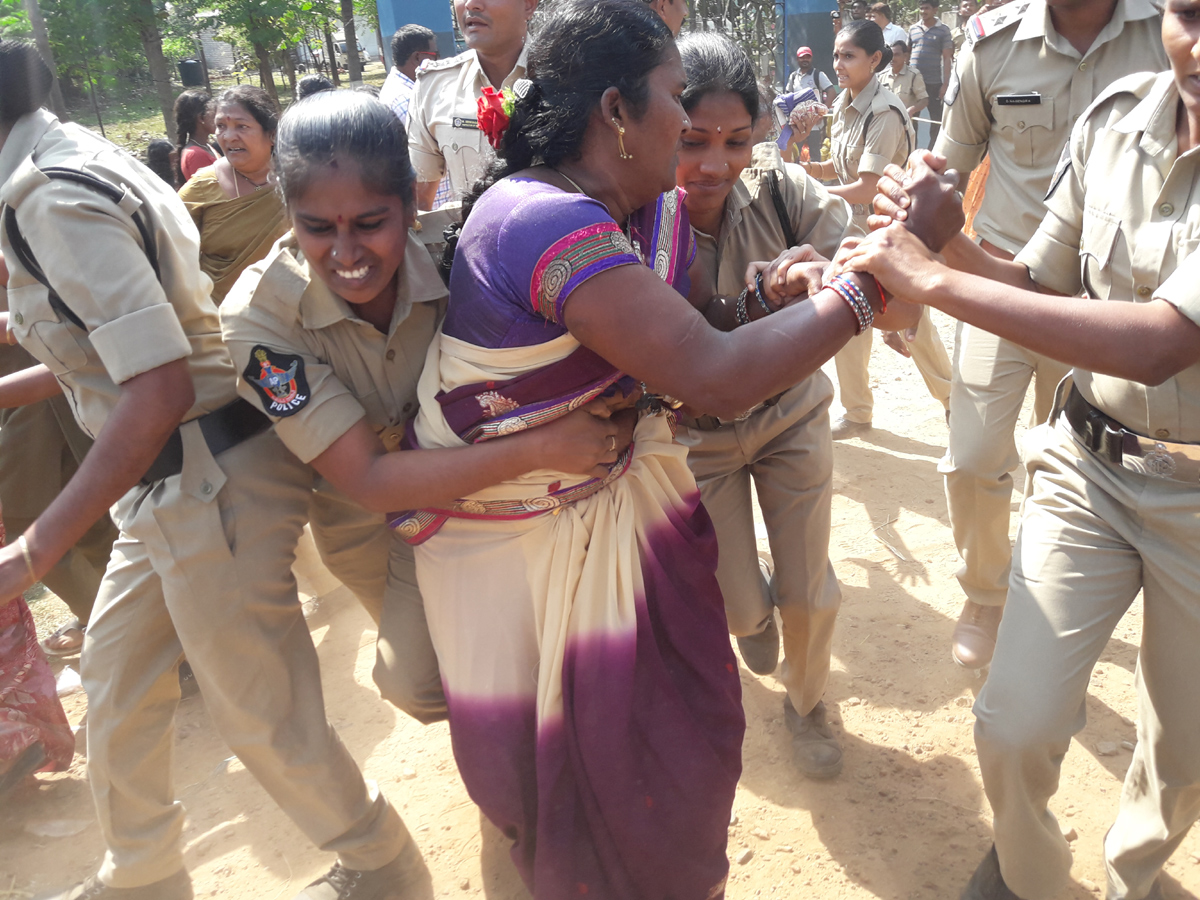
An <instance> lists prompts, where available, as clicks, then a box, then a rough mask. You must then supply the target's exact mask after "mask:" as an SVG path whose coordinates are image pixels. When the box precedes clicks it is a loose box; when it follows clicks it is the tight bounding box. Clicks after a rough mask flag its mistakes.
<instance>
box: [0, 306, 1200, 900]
mask: <svg viewBox="0 0 1200 900" xmlns="http://www.w3.org/2000/svg"><path fill="white" fill-rule="evenodd" d="M938 322H939V325H940V327H941V331H942V334H943V337H944V339H945V341H946V343H947V346H948V347H949V346H950V345H951V341H952V339H953V330H952V327H951V325H950V323H949V321H948V320H946V319H944V318H938ZM872 366H873V369H872V371H873V375H874V379H873V380H874V382H875V383H876V386H877V393H876V413H875V425H876V427H875V429H874V430H873V431H872V432H871V433H870V434H869V435H867V437H866V438H865V439H862V440H854V441H850V442H847V443H844V444H839V445H838V448H837V454H836V467H837V469H836V475H835V488H836V494H835V496H834V506H833V515H834V532H833V542H832V547H831V554H832V558H833V560H834V564H835V566H836V568H837V573H838V576H839V578H840V579H841V581H842V585H843V591H844V605H843V607H842V611H841V618H840V622H839V625H838V631H837V637H836V639H835V642H834V661H833V673H832V678H831V681H830V685H829V691H828V694H827V696H826V700H827V702H828V703H829V704H830V707H831V709H832V712H833V718H834V719H835V722H836V723H837V724H836V726H835V727H836V728H837V729H838V730H839V731H840V732H841V734H842V736H843V741H844V745H845V748H846V766H845V771H844V773H843V774H842V775H841V777H840V778H838V779H837V780H835V781H833V782H831V783H825V784H819V783H813V782H808V781H805V780H804V779H803V778H802V777H800V776H799V775H798V774H797V773H796V772H795V771H794V770H793V768H792V766H791V763H790V760H789V740H788V734H787V730H786V728H785V727H784V724H783V719H782V705H781V704H782V700H783V690H782V688H781V687H780V685H779V683H778V682H777V681H776V679H775V678H773V677H766V678H758V677H755V676H753V675H751V674H750V673H749V672H747V671H745V670H743V671H742V683H743V690H744V702H745V707H746V713H747V718H748V720H749V728H748V730H747V734H746V744H745V754H744V759H745V771H744V774H743V776H742V783H741V786H740V787H739V789H738V795H737V800H736V803H735V805H734V821H733V823H732V824H731V826H730V829H729V855H730V858H731V859H733V860H741V859H743V858H745V856H746V854H745V851H747V850H749V851H750V854H749V858H748V859H746V861H745V862H736V861H735V862H734V863H733V866H732V872H731V875H730V881H729V892H728V896H729V897H730V898H731V900H740V898H749V897H760V896H762V897H767V896H777V897H781V898H782V897H817V898H822V900H824V898H868V897H879V898H896V900H902V898H903V900H907V898H957V897H958V894H959V891H960V890H961V888H962V886H963V884H965V882H966V881H967V879H968V877H969V876H970V873H971V871H972V870H973V869H974V867H975V865H976V863H977V862H978V860H979V858H980V857H981V856H982V855H983V853H984V852H985V851H986V850H987V848H988V846H989V844H990V842H991V831H990V822H991V814H990V810H989V807H988V803H987V799H986V798H985V797H984V794H983V789H982V786H981V783H980V780H979V769H978V766H977V764H976V761H975V750H974V743H973V740H972V735H971V727H972V716H971V710H970V705H971V702H972V698H973V697H974V695H975V694H976V693H977V692H978V691H979V689H980V687H981V686H982V684H983V680H982V678H980V677H978V676H976V675H975V674H973V673H971V672H967V671H964V670H962V669H960V668H958V667H957V666H955V665H954V663H953V662H952V661H951V659H950V653H949V638H950V632H951V629H952V628H953V625H954V620H955V619H956V617H957V615H958V611H959V608H960V606H961V603H962V595H961V593H960V591H959V588H958V585H957V582H956V581H955V580H954V571H955V568H956V567H957V564H958V557H957V555H956V553H955V550H954V546H953V543H952V541H951V538H950V533H949V530H948V527H947V518H946V506H945V499H944V495H943V492H942V480H941V477H940V476H939V475H938V474H937V470H936V466H937V461H938V459H939V457H940V456H941V455H942V453H943V450H944V448H945V442H946V425H945V421H944V419H943V416H942V411H941V408H940V406H939V405H938V404H937V403H936V402H935V401H933V400H931V399H930V398H929V396H928V395H927V393H926V392H925V390H924V386H923V385H922V383H921V381H920V379H919V377H918V376H917V373H916V370H915V369H914V368H913V367H912V364H911V363H910V362H908V361H906V360H903V359H901V358H900V357H898V356H897V355H895V354H894V353H893V352H892V351H891V350H889V349H887V348H886V347H884V346H883V345H882V342H881V341H878V340H877V341H876V350H875V356H874V359H873V360H872ZM1022 481H1023V479H1022V478H1021V477H1020V475H1019V474H1018V476H1017V479H1016V488H1015V490H1014V496H1013V510H1014V512H1015V511H1016V509H1017V506H1018V503H1019V499H1020V488H1021V484H1022ZM1013 529H1014V532H1015V529H1016V519H1015V516H1014V520H1013ZM761 536H762V535H761V534H760V537H761ZM763 547H764V549H765V542H764V544H763ZM47 602H48V603H50V604H56V603H57V601H55V600H53V599H52V600H50V601H47ZM39 605H41V606H42V608H41V609H40V610H39V613H40V615H41V616H42V618H43V620H44V621H46V622H47V624H53V619H54V618H55V616H56V615H57V616H59V617H62V614H63V611H64V610H65V608H62V609H59V610H58V611H57V612H55V610H54V608H52V607H49V606H46V603H45V602H43V603H41V604H39ZM1141 621H1142V620H1141V612H1140V606H1139V605H1135V607H1134V609H1133V610H1131V611H1130V613H1129V614H1128V615H1127V616H1126V617H1125V618H1124V619H1123V620H1122V621H1121V623H1120V625H1119V626H1118V627H1117V630H1116V633H1115V634H1114V636H1113V639H1112V641H1111V642H1110V644H1109V646H1108V648H1107V650H1106V652H1105V653H1104V656H1103V657H1102V658H1101V661H1100V664H1099V665H1098V666H1097V667H1096V671H1095V673H1094V674H1093V677H1092V684H1091V690H1090V692H1089V696H1088V701H1087V708H1088V724H1087V727H1086V728H1085V729H1084V731H1083V732H1081V733H1080V734H1079V736H1078V739H1077V740H1076V741H1075V742H1074V743H1073V744H1072V746H1071V750H1070V752H1069V753H1068V755H1067V758H1066V762H1065V764H1064V766H1063V775H1062V785H1061V788H1060V790H1059V792H1058V794H1057V796H1056V797H1055V798H1054V799H1053V801H1052V804H1051V806H1052V809H1053V811H1054V812H1055V814H1056V815H1057V816H1058V817H1059V820H1060V822H1061V823H1062V825H1063V827H1064V829H1073V830H1074V831H1075V832H1076V833H1077V835H1078V838H1077V839H1076V840H1075V841H1074V844H1073V846H1074V848H1075V868H1074V870H1073V871H1072V876H1073V881H1072V884H1071V885H1070V887H1069V888H1067V889H1066V890H1065V891H1064V892H1063V894H1062V897H1063V898H1076V900H1085V898H1092V897H1094V896H1096V895H1097V894H1098V893H1099V892H1100V891H1101V887H1099V886H1102V885H1103V884H1104V871H1103V863H1102V856H1101V854H1102V850H1101V840H1102V838H1103V836H1104V832H1105V830H1106V829H1107V828H1108V826H1109V824H1110V823H1111V822H1112V820H1113V818H1114V816H1115V814H1116V810H1117V804H1118V800H1119V797H1120V787H1121V781H1122V778H1123V776H1124V773H1125V769H1126V767H1127V766H1128V764H1129V760H1130V754H1129V751H1128V750H1127V749H1125V748H1122V749H1120V750H1119V751H1118V752H1117V754H1116V755H1115V756H1101V755H1099V753H1098V751H1097V749H1096V748H1097V744H1099V743H1101V742H1105V743H1115V744H1117V745H1118V746H1120V745H1121V742H1123V741H1125V742H1132V741H1134V740H1135V734H1134V727H1133V717H1134V716H1136V707H1135V697H1134V687H1133V683H1134V682H1133V670H1134V664H1135V660H1136V656H1137V648H1138V643H1139V640H1140V635H1141ZM309 624H310V626H311V628H312V632H313V638H314V640H315V641H316V642H317V645H318V650H319V653H320V657H321V664H322V667H323V670H324V682H325V696H326V703H327V705H328V710H329V717H330V719H331V720H332V722H333V723H334V725H335V726H336V727H337V729H338V731H339V732H340V733H341V736H342V739H343V740H344V741H345V743H346V744H347V746H349V747H350V749H351V751H352V752H353V753H354V755H355V756H356V757H357V758H358V759H359V760H360V761H361V763H362V765H363V767H364V769H365V771H366V773H367V775H368V776H369V777H371V778H374V779H376V780H378V781H379V783H380V784H381V785H382V786H383V789H384V790H385V792H386V793H387V794H388V796H389V797H390V798H391V800H392V802H393V803H395V804H396V806H397V807H399V809H400V810H401V813H402V814H403V816H404V818H405V820H406V821H407V823H408V825H409V827H410V828H411V829H412V831H413V832H414V834H415V835H416V838H417V841H418V843H419V844H420V846H421V849H422V851H423V852H424V854H425V857H426V859H427V860H428V862H429V865H430V868H431V869H432V871H433V876H434V884H435V887H436V889H437V893H438V896H439V897H477V896H485V897H488V898H492V900H509V898H513V900H516V898H522V897H525V896H527V895H526V894H525V892H524V889H523V888H522V887H521V885H520V882H519V879H517V878H516V876H515V874H514V872H513V870H512V868H511V865H510V864H509V863H508V860H507V856H506V852H505V848H504V846H503V839H502V838H501V836H500V835H499V834H498V832H496V830H495V829H493V828H491V827H490V826H488V825H486V823H482V822H481V820H480V816H479V814H478V812H477V811H476V809H475V807H474V805H473V804H472V803H471V801H470V800H469V799H468V797H467V795H466V792H465V791H464V789H463V786H462V783H461V781H460V780H459V778H458V775H457V772H456V770H455V766H454V760H453V758H452V757H451V755H450V741H449V735H448V732H447V728H446V726H445V725H444V724H442V725H436V726H431V727H422V726H420V725H418V724H417V723H415V722H413V721H411V720H409V719H408V718H406V717H404V716H403V715H401V714H399V713H398V712H396V711H395V710H394V709H393V708H392V707H390V706H388V705H387V704H385V703H384V702H382V701H381V700H380V699H379V698H378V696H377V694H376V692H375V690H374V687H373V685H372V682H371V676H370V671H371V665H372V663H373V661H374V631H373V628H372V626H371V623H370V620H369V619H368V617H367V616H366V615H365V614H364V613H363V612H362V611H361V609H359V608H358V606H357V605H356V604H355V603H354V601H353V600H352V598H350V596H349V595H348V593H347V592H346V591H345V590H344V589H341V588H339V589H338V590H336V591H334V592H333V593H331V594H328V595H326V596H324V597H323V598H321V601H320V604H319V607H318V609H317V611H316V613H315V614H314V615H313V616H312V617H311V618H310V620H309ZM67 663H68V664H70V665H75V666H77V665H78V662H77V660H67ZM65 702H66V705H67V709H68V713H69V714H70V716H71V718H72V721H78V720H79V719H80V718H81V717H82V715H83V713H84V711H85V706H86V701H85V700H84V699H83V697H82V695H74V696H71V697H68V698H67V699H66V701H65ZM229 757H230V753H229V750H228V749H227V748H226V746H225V745H224V743H223V742H222V741H221V739H220V737H219V736H218V735H217V734H216V732H215V731H214V729H213V727H212V725H211V723H210V721H209V719H208V716H207V715H206V712H205V708H204V702H203V700H202V699H199V698H197V699H192V700H188V701H186V702H184V704H183V705H182V706H181V708H180V710H179V715H178V744H177V753H176V774H175V783H176V785H177V791H178V796H179V797H180V799H181V800H182V801H183V802H184V804H185V805H186V806H187V809H188V824H187V829H186V832H185V834H184V840H185V843H186V858H187V863H188V866H189V867H190V868H191V870H192V874H193V877H194V879H195V886H196V895H197V897H223V898H229V900H250V898H255V900H276V898H284V900H287V898H291V897H292V896H294V895H295V894H296V893H298V892H299V890H300V889H301V888H302V887H303V886H304V885H305V884H307V883H308V882H309V881H310V880H312V879H313V878H314V877H316V876H317V875H318V874H320V873H321V872H323V871H324V870H325V869H326V868H327V867H328V866H329V865H330V864H331V862H332V859H331V858H330V857H329V856H328V855H326V854H322V853H319V852H318V851H316V850H314V849H313V848H312V847H311V846H310V845H309V843H308V842H307V840H306V839H305V838H304V836H303V835H302V834H301V833H300V832H299V831H298V830H297V829H296V827H295V826H294V825H292V824H291V822H290V821H288V820H287V819H286V818H285V817H284V816H283V814H282V813H280V812H279V810H278V809H277V808H276V807H275V805H274V804H273V802H272V801H271V800H270V798H268V797H267V795H266V794H265V793H264V792H263V790H262V789H261V788H260V787H259V786H258V784H257V783H256V782H255V781H254V779H253V778H252V777H251V776H250V775H249V773H247V772H246V770H245V769H244V768H243V767H242V766H241V765H240V764H239V763H238V762H237V760H236V759H233V760H230V759H229ZM85 778H86V772H85V762H84V760H83V758H82V757H77V758H76V761H75V765H74V766H72V768H71V770H70V771H69V772H65V773H61V774H58V775H51V776H40V777H39V779H38V781H37V783H36V786H34V785H30V786H29V787H28V788H26V789H24V790H22V792H21V793H19V794H18V795H17V796H15V797H13V798H11V799H10V800H9V801H8V802H7V803H6V804H5V807H4V808H3V809H0V900H14V898H24V897H29V896H31V895H32V894H35V893H37V892H38V891H40V890H45V889H47V888H50V887H53V886H56V885H61V884H64V883H66V882H71V881H74V880H79V879H81V878H83V877H84V876H85V875H87V874H89V873H90V872H92V871H94V870H95V868H96V866H97V865H98V863H99V861H100V858H101V854H102V846H101V841H100V835H99V830H98V828H97V826H96V824H95V820H94V814H93V811H92V806H91V800H90V796H89V793H88V790H87V784H86V781H85ZM697 789H698V790H702V789H703V786H702V785H697ZM63 822H66V825H65V826H61V825H60V827H63V828H65V830H67V831H72V830H75V829H79V830H78V833H77V834H74V835H71V836H66V837H40V836H37V835H36V834H35V833H33V832H36V831H45V830H46V829H45V827H44V826H45V825H46V824H47V823H50V824H55V823H63ZM1165 886H1166V896H1167V897H1169V898H1184V897H1191V898H1195V897H1196V896H1197V894H1198V893H1200V829H1194V830H1193V831H1192V833H1191V834H1190V835H1189V836H1188V838H1187V839H1186V840H1185V841H1184V843H1183V846H1182V847H1181V848H1180V849H1179V851H1178V852H1177V853H1176V854H1175V855H1174V857H1173V858H1172V860H1171V861H1170V862H1169V863H1168V865H1167V867H1166V872H1165Z"/></svg>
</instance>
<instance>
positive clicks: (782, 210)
mask: <svg viewBox="0 0 1200 900" xmlns="http://www.w3.org/2000/svg"><path fill="white" fill-rule="evenodd" d="M767 187H768V188H770V190H771V202H772V203H774V204H775V215H777V216H779V225H780V227H781V228H782V229H783V239H784V240H785V241H787V245H788V246H789V247H795V246H796V229H794V228H793V227H792V217H791V215H790V214H789V213H788V208H787V204H786V203H784V201H783V191H782V190H781V189H780V187H779V173H778V172H776V171H772V172H771V174H770V175H769V176H768V177H767Z"/></svg>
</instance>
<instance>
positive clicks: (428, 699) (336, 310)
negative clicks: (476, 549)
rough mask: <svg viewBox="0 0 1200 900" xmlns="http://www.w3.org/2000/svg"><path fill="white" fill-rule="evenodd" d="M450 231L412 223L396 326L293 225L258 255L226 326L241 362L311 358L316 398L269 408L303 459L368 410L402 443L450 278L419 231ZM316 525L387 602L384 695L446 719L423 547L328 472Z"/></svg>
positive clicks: (381, 667) (307, 363)
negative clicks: (336, 283) (376, 322)
mask: <svg viewBox="0 0 1200 900" xmlns="http://www.w3.org/2000/svg"><path fill="white" fill-rule="evenodd" d="M428 215H429V216H439V215H441V214H439V213H431V214H428ZM435 231H436V234H434V232H435ZM440 233H441V229H434V228H427V229H424V228H423V229H422V232H421V233H420V234H418V233H417V232H415V231H413V232H410V233H409V240H408V246H407V249H406V251H405V256H404V264H403V270H402V271H403V277H402V280H401V283H400V290H399V296H398V298H397V308H396V312H395V313H394V314H393V316H392V323H391V327H390V329H389V331H388V333H387V334H384V333H382V332H380V331H378V330H376V329H375V327H374V326H372V325H370V324H368V323H367V322H366V321H364V320H363V319H361V318H359V317H358V316H357V315H355V314H354V311H353V308H352V307H351V306H350V305H349V304H348V303H346V302H345V301H344V300H342V299H341V298H339V297H338V296H337V295H335V294H334V293H333V292H332V291H331V290H330V289H329V287H328V286H326V284H325V283H324V282H323V281H321V280H320V279H319V278H317V277H315V276H314V275H312V274H311V273H310V271H309V269H308V265H307V263H305V262H304V260H303V258H302V257H301V256H300V253H299V248H298V247H297V245H296V241H295V239H294V238H293V237H292V236H291V235H288V236H287V237H284V238H283V239H281V240H280V242H279V243H278V244H276V247H275V250H273V251H272V252H271V254H270V255H269V256H268V257H267V258H266V259H265V260H263V261H262V262H259V263H255V264H254V265H253V266H251V267H250V268H249V269H248V270H247V272H246V275H245V276H243V277H242V278H241V279H240V280H239V282H238V284H237V288H236V289H235V290H234V291H233V293H231V294H230V296H229V297H227V298H226V299H225V302H224V303H222V304H221V327H222V329H223V331H224V335H225V341H226V344H227V346H228V347H229V352H230V354H231V356H232V357H233V363H234V367H235V368H236V369H237V370H238V371H239V372H250V373H253V372H254V371H255V369H256V368H259V369H261V366H262V363H263V360H261V359H259V357H260V356H261V357H263V358H264V359H265V361H266V363H267V364H268V365H272V364H274V365H279V363H281V362H282V361H283V360H284V359H285V358H286V359H287V360H297V359H298V360H300V362H301V364H302V366H303V369H302V371H303V373H304V377H305V380H306V382H307V385H308V391H307V399H305V400H304V402H303V405H302V406H300V407H298V408H296V409H295V410H294V411H290V414H288V415H285V416H280V415H278V411H277V410H274V411H272V410H268V414H269V415H270V416H271V418H272V420H273V421H274V423H275V433H276V434H277V435H278V436H279V438H280V440H282V441H283V443H284V445H285V446H286V447H287V448H288V449H289V450H291V451H292V452H293V453H294V454H295V455H296V456H297V457H299V458H300V459H301V460H302V461H303V462H305V463H311V462H312V460H314V459H315V458H317V457H319V456H320V455H321V454H322V453H324V452H325V451H326V450H328V449H329V447H330V446H331V445H332V444H333V443H334V442H335V441H336V440H337V439H338V438H340V437H342V435H344V434H346V433H347V432H348V431H349V430H350V428H351V427H352V426H354V425H355V424H357V423H358V422H359V421H361V420H362V419H364V418H365V419H366V421H367V423H368V424H369V425H370V426H371V428H372V429H373V430H374V431H375V432H376V433H377V434H379V436H380V438H381V440H383V442H384V444H385V446H388V447H389V448H391V449H396V448H397V447H398V446H399V443H400V439H401V437H402V436H403V434H404V426H405V423H406V422H407V421H408V420H409V419H410V418H412V416H413V415H414V414H415V412H416V409H417V382H418V380H419V379H420V377H421V370H422V369H423V367H424V365H425V356H426V354H427V353H428V350H429V344H430V342H431V341H432V340H433V336H434V334H435V333H436V331H437V327H438V325H439V323H440V322H441V320H442V316H443V314H444V313H445V308H446V298H447V292H446V287H445V285H444V284H443V283H442V279H441V278H440V277H439V275H438V273H437V270H436V268H435V267H434V264H433V261H432V259H431V258H430V254H429V253H428V252H426V250H425V248H424V246H423V245H422V243H421V240H420V238H421V236H422V235H426V234H428V235H431V236H432V237H435V238H440ZM238 391H239V393H240V394H241V395H242V396H243V397H244V398H245V399H246V400H248V401H249V402H251V403H253V404H254V405H255V406H258V407H264V406H266V404H265V403H264V402H263V401H264V398H263V396H262V395H261V393H260V391H258V390H256V389H255V388H254V387H253V386H252V385H251V384H250V383H249V382H248V381H247V379H246V377H243V378H240V379H238ZM312 529H313V537H314V539H315V540H316V543H317V546H318V548H319V549H320V551H321V558H322V561H323V562H324V563H325V564H326V565H327V566H328V567H329V569H330V571H332V572H333V573H334V575H336V576H338V578H339V579H341V580H343V582H344V583H346V582H345V579H346V578H350V579H351V580H352V581H351V582H350V583H348V586H351V589H352V590H355V592H356V593H358V594H359V596H360V597H362V596H364V594H365V595H366V596H367V597H370V598H371V600H370V602H369V604H368V605H369V606H376V604H378V608H379V609H380V610H381V615H380V616H379V617H378V621H379V638H378V641H377V643H376V654H377V659H376V665H375V682H376V684H377V685H378V686H379V689H380V691H381V692H382V694H383V696H384V698H385V699H387V700H390V701H391V702H392V703H394V704H395V705H396V706H398V707H400V708H401V709H403V710H404V711H405V712H407V713H409V715H411V716H413V717H414V718H416V719H418V720H419V721H421V722H433V721H437V720H440V719H444V718H446V699H445V696H444V694H443V693H442V685H441V677H440V674H439V672H438V664H437V656H436V654H435V653H434V650H433V643H432V641H431V640H430V637H429V628H428V626H427V624H426V622H425V608H424V605H423V603H422V600H421V593H420V590H419V589H418V587H417V576H416V562H415V559H414V557H413V548H412V547H411V546H410V545H408V544H406V543H405V542H404V541H403V540H402V539H401V538H400V537H399V536H398V535H397V534H396V533H395V532H393V531H392V530H391V529H390V528H388V527H387V523H386V521H385V517H384V516H383V515H382V514H380V513H373V512H370V511H368V510H366V509H364V508H363V507H362V506H360V505H359V504H358V503H355V502H354V501H353V500H352V499H351V498H350V497H348V496H346V495H345V494H344V493H342V492H341V491H339V490H338V489H337V488H335V487H334V486H333V485H332V484H331V483H330V482H329V481H328V480H327V479H326V478H325V477H323V476H321V475H318V476H317V480H316V492H315V495H314V502H313V509H312ZM381 550H382V552H380V551H381ZM381 560H386V563H387V568H386V572H382V573H380V574H382V576H383V577H382V579H381V580H380V581H379V583H378V585H376V584H375V583H374V582H372V583H370V584H368V585H365V586H358V585H354V581H353V580H354V579H355V578H358V579H360V580H361V579H362V575H363V573H364V572H366V573H370V574H372V575H374V574H375V573H376V572H378V571H379V565H378V564H379V562H380V561H381ZM352 585H354V586H352ZM376 596H377V597H378V600H375V597H376Z"/></svg>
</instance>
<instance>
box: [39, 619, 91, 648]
mask: <svg viewBox="0 0 1200 900" xmlns="http://www.w3.org/2000/svg"><path fill="white" fill-rule="evenodd" d="M83 632H84V626H83V625H80V624H79V620H78V619H68V620H67V621H66V622H63V623H62V625H60V626H58V630H57V631H55V632H54V634H52V635H50V636H49V637H48V638H44V639H43V640H42V641H40V644H41V647H42V650H44V651H45V653H46V655H47V656H74V655H75V654H76V653H78V652H79V651H80V650H81V649H83Z"/></svg>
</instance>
